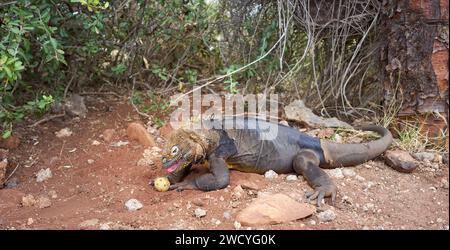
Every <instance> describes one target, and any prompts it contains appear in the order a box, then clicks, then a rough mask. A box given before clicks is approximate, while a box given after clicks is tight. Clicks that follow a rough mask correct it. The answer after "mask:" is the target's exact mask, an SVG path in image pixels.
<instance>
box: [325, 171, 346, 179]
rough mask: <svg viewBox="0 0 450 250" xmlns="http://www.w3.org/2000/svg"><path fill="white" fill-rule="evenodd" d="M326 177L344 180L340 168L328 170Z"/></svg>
mask: <svg viewBox="0 0 450 250" xmlns="http://www.w3.org/2000/svg"><path fill="white" fill-rule="evenodd" d="M328 175H330V176H331V177H334V178H338V179H340V178H344V174H343V173H342V170H341V169H340V168H335V169H330V170H328Z"/></svg>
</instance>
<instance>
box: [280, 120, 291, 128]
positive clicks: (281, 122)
mask: <svg viewBox="0 0 450 250" xmlns="http://www.w3.org/2000/svg"><path fill="white" fill-rule="evenodd" d="M279 123H280V124H281V125H284V126H287V127H289V123H288V122H287V121H286V120H281V121H280V122H279Z"/></svg>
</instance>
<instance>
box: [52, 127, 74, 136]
mask: <svg viewBox="0 0 450 250" xmlns="http://www.w3.org/2000/svg"><path fill="white" fill-rule="evenodd" d="M55 135H56V137H58V138H62V137H69V136H71V135H72V131H71V130H70V129H69V128H63V129H61V130H60V131H57V132H55Z"/></svg>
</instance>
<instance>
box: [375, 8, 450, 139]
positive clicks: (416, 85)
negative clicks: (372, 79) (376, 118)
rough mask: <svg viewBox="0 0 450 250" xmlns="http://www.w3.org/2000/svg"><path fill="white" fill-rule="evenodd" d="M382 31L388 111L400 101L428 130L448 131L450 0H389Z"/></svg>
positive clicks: (405, 114) (402, 114) (402, 113)
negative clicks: (449, 8) (449, 2)
mask: <svg viewBox="0 0 450 250" xmlns="http://www.w3.org/2000/svg"><path fill="white" fill-rule="evenodd" d="M380 32H381V34H383V36H384V37H383V39H382V40H383V44H382V46H381V64H382V67H383V68H382V70H381V79H382V81H383V84H384V90H385V93H384V104H385V111H387V112H388V111H390V109H392V106H390V104H393V103H394V102H396V101H397V105H398V106H399V110H398V113H396V115H397V117H398V118H401V120H404V119H406V120H408V119H411V118H414V119H416V120H417V119H418V120H419V121H420V123H421V125H422V126H421V127H422V132H426V133H428V134H429V135H434V136H439V135H442V131H445V130H446V129H447V127H448V105H449V100H448V0H397V1H395V0H385V1H383V3H382V19H381V25H380ZM399 100H401V102H399ZM394 106H395V105H394ZM446 140H447V141H448V130H447V138H446Z"/></svg>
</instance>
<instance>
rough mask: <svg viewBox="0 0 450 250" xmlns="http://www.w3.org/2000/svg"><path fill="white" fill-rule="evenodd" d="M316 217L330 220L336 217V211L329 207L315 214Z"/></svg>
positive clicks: (321, 219) (323, 220)
mask: <svg viewBox="0 0 450 250" xmlns="http://www.w3.org/2000/svg"><path fill="white" fill-rule="evenodd" d="M317 218H319V220H320V221H322V222H327V221H332V220H334V219H336V213H335V212H334V211H333V210H331V209H327V210H325V211H323V212H320V213H319V214H317Z"/></svg>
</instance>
